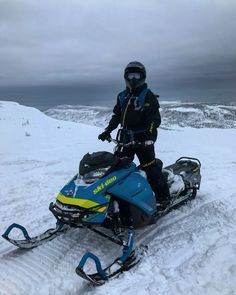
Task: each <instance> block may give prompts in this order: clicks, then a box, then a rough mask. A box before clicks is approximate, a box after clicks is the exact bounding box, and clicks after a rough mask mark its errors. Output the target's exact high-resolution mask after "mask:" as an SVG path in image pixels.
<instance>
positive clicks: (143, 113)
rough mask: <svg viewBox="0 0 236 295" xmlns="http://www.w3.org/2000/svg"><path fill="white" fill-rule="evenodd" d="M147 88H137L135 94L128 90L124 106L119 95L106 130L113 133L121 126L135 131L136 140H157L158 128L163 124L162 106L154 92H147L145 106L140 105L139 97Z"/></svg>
mask: <svg viewBox="0 0 236 295" xmlns="http://www.w3.org/2000/svg"><path fill="white" fill-rule="evenodd" d="M145 88H147V84H146V83H145V84H143V85H142V86H140V87H139V88H137V89H136V90H135V92H134V93H131V92H130V91H129V89H128V88H127V89H126V93H127V95H126V97H125V100H124V102H123V105H122V106H121V102H120V99H119V95H118V96H117V103H116V105H115V106H114V109H113V115H112V118H111V120H110V122H109V124H108V127H107V128H106V130H108V131H109V132H111V131H112V130H114V129H116V128H117V127H118V125H119V124H121V127H122V128H126V129H128V130H132V131H135V134H136V135H135V140H139V141H145V140H153V141H155V140H156V138H157V128H158V127H159V126H160V124H161V116H160V112H159V107H160V105H159V102H158V100H157V96H156V95H155V94H154V93H153V92H152V91H148V92H147V94H146V97H145V102H144V106H143V107H140V106H139V105H138V103H137V100H138V96H139V94H140V93H141V92H142V91H143V89H145ZM139 130H140V132H139Z"/></svg>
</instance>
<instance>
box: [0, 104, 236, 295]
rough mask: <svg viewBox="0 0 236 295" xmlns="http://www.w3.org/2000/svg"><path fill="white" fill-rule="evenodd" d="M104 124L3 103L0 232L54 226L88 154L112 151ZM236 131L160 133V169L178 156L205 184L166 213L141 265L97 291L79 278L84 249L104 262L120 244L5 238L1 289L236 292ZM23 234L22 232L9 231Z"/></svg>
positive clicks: (6, 294)
mask: <svg viewBox="0 0 236 295" xmlns="http://www.w3.org/2000/svg"><path fill="white" fill-rule="evenodd" d="M101 130H102V128H99V127H94V126H88V125H85V124H81V123H74V122H69V121H62V120H56V119H53V118H50V117H47V116H46V115H45V114H43V113H42V112H40V111H39V110H36V109H34V108H30V107H25V106H21V105H19V104H17V103H14V102H4V101H0V134H1V141H0V168H1V169H0V185H1V186H0V187H1V190H0V200H1V206H0V232H1V233H3V232H4V231H5V229H6V228H7V227H8V225H10V224H11V223H13V222H17V223H20V224H22V225H24V226H25V227H26V228H27V229H28V231H29V234H30V235H34V234H37V233H40V232H42V231H43V230H46V229H47V228H49V227H53V226H54V223H55V219H54V217H53V216H52V214H51V213H50V211H49V210H48V205H49V203H50V202H52V201H54V200H55V197H56V195H57V193H58V191H59V190H60V189H61V187H62V186H63V185H64V184H65V183H66V182H67V181H68V180H69V179H70V178H71V177H72V176H73V175H74V174H76V173H77V169H78V166H79V161H80V159H81V158H82V156H83V155H84V154H85V153H87V152H94V151H99V150H107V151H112V149H113V146H112V144H109V143H104V142H101V141H98V140H97V136H98V134H99V133H100V132H101ZM235 150H236V129H233V128H231V129H217V128H202V129H196V128H191V127H185V128H181V127H179V126H178V125H175V126H172V129H171V130H163V129H160V130H159V137H158V141H157V143H156V153H157V155H158V157H160V158H161V159H162V160H163V162H164V165H165V166H167V165H169V164H171V163H173V162H174V161H175V160H176V159H177V158H179V157H181V156H193V157H196V158H199V159H200V160H201V162H202V184H201V188H200V191H199V192H198V196H197V198H196V199H195V200H193V201H192V202H191V203H189V204H187V205H185V206H184V207H181V208H179V209H178V210H175V211H173V212H171V213H170V214H168V215H167V216H165V217H164V218H162V219H161V220H160V221H159V222H158V223H157V224H156V227H157V235H156V237H155V238H153V240H152V241H151V242H150V244H149V249H148V251H147V254H146V256H145V257H144V259H143V260H142V262H141V263H140V264H139V265H137V266H136V267H135V268H133V269H132V270H131V271H130V272H127V273H124V274H122V275H121V276H120V277H119V278H117V279H114V280H111V281H110V282H108V283H107V284H105V285H103V286H101V287H94V286H92V285H90V284H88V283H87V282H85V281H83V280H82V279H80V278H79V277H78V276H77V275H76V274H75V271H74V269H75V267H76V266H77V264H78V262H79V260H80V258H81V257H82V255H83V254H84V253H85V252H86V251H88V250H89V251H91V252H94V253H95V254H97V255H98V256H99V257H100V258H101V260H102V264H103V266H105V264H106V263H107V262H109V259H110V258H109V257H108V253H111V255H117V253H119V247H118V246H114V245H113V244H112V243H111V242H109V241H104V239H103V238H102V237H97V236H96V234H95V233H91V232H87V231H86V230H78V229H74V230H72V231H69V232H67V233H66V234H65V235H63V236H60V237H57V238H56V239H54V240H53V241H50V242H48V243H47V244H45V245H42V246H40V247H38V248H35V249H32V250H29V251H22V250H20V249H16V248H15V247H14V246H13V245H10V244H8V243H7V242H6V241H5V240H4V239H1V240H0V281H1V284H0V294H1V295H23V294H24V295H25V294H40V295H47V294H48V295H54V294H58V295H59V294H60V295H62V294H63V295H65V294H70V295H73V294H96V295H97V294H122V293H125V294H129V295H132V294H135V295H137V294H148V295H149V294H160V295H164V294H165V295H166V294H170V295H172V294H175V295H178V294H194V295H199V294H204V295H218V294H219V295H222V294H223V295H235V294H236V280H235V277H236V181H235V179H236V154H235ZM12 234H13V235H14V234H15V235H16V236H17V234H18V233H17V232H13V233H12Z"/></svg>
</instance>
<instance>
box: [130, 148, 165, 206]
mask: <svg viewBox="0 0 236 295" xmlns="http://www.w3.org/2000/svg"><path fill="white" fill-rule="evenodd" d="M136 154H137V156H138V158H139V161H140V164H141V166H142V168H143V170H144V171H145V172H146V174H147V178H148V181H149V183H150V185H151V188H152V190H153V192H154V193H155V197H156V200H157V202H158V203H161V204H163V205H166V204H168V203H169V199H170V193H169V187H168V184H167V182H166V180H165V178H164V176H163V174H162V162H161V161H160V160H156V158H155V151H154V145H150V146H147V147H144V148H140V149H138V150H137V151H136Z"/></svg>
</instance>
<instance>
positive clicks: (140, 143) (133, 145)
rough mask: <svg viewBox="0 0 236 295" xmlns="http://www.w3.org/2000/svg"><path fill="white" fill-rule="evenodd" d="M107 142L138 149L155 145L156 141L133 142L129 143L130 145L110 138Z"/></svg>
mask: <svg viewBox="0 0 236 295" xmlns="http://www.w3.org/2000/svg"><path fill="white" fill-rule="evenodd" d="M107 141H108V142H113V143H115V144H116V145H118V146H121V147H136V148H137V147H146V146H149V145H152V144H154V141H152V140H146V141H143V142H140V141H131V142H128V143H122V142H119V141H118V140H116V139H114V138H108V139H107Z"/></svg>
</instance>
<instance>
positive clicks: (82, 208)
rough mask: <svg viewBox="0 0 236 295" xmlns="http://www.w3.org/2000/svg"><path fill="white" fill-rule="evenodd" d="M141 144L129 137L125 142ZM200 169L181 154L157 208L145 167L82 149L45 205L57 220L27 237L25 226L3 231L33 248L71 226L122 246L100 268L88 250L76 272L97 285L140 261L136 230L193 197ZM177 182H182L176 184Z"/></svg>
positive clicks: (168, 170)
mask: <svg viewBox="0 0 236 295" xmlns="http://www.w3.org/2000/svg"><path fill="white" fill-rule="evenodd" d="M112 141H114V142H115V143H116V144H117V147H119V148H120V147H121V146H124V144H121V143H119V142H117V140H112ZM142 144H144V143H137V142H130V143H127V144H125V145H126V146H127V145H142ZM200 168H201V163H200V161H199V160H198V159H196V158H189V157H181V158H180V159H178V160H177V161H176V162H175V163H174V164H172V165H170V166H167V167H165V169H164V170H163V173H164V175H165V177H166V178H167V181H168V184H169V187H170V193H171V203H170V205H169V206H168V207H167V208H165V209H164V210H162V211H160V210H158V207H157V206H156V198H155V196H154V193H153V191H152V189H151V187H150V185H149V182H148V180H147V178H146V175H145V172H144V171H142V170H141V168H140V166H136V164H135V163H134V162H132V160H131V159H129V158H119V157H118V156H116V155H115V154H113V153H109V152H105V151H102V152H95V153H92V154H86V155H85V156H84V157H83V158H82V160H81V162H80V167H79V173H78V174H76V175H75V176H74V177H73V178H72V179H71V180H70V181H69V182H68V183H67V184H66V185H65V186H64V187H63V188H62V189H61V191H60V192H59V194H58V196H57V199H56V201H55V203H51V204H50V205H49V210H50V211H51V212H52V213H53V215H54V216H55V218H56V219H57V223H56V227H55V228H53V229H48V230H47V231H45V232H44V233H42V234H40V235H38V236H36V237H30V236H29V234H28V232H27V230H26V229H25V227H23V226H22V225H19V224H16V223H14V224H12V225H10V226H9V227H8V228H7V230H6V231H5V233H4V234H3V235H2V236H3V238H5V239H6V240H7V241H9V242H10V243H12V244H14V245H15V246H17V247H19V248H24V249H31V248H33V247H37V246H39V245H41V244H43V243H45V242H46V241H49V240H52V239H54V238H55V237H56V236H58V235H61V234H63V233H64V232H65V231H67V230H68V229H69V228H70V227H77V228H86V229H89V230H92V231H94V232H95V233H97V234H99V235H101V236H103V237H104V238H107V239H109V240H110V241H112V242H114V243H116V244H118V245H120V246H122V247H123V248H122V250H123V252H122V255H121V256H120V257H118V258H117V259H115V260H114V261H113V262H112V263H111V264H110V265H109V266H108V267H106V268H104V269H103V268H102V266H101V262H100V260H99V258H98V257H97V256H96V255H94V254H93V253H91V252H88V253H86V254H85V255H84V256H83V257H82V259H81V261H80V263H79V265H78V266H77V268H76V273H77V274H78V275H79V276H80V277H82V278H84V279H86V280H88V281H90V282H92V283H94V284H96V285H101V284H103V283H105V282H106V281H107V280H108V279H109V278H111V277H114V276H117V275H118V274H119V273H121V272H123V271H126V270H129V269H130V268H131V267H133V266H134V265H136V264H137V263H138V262H139V261H140V259H141V256H142V242H143V240H145V242H146V241H147V239H146V238H145V237H146V236H145V234H142V238H140V239H139V240H135V246H134V237H135V231H136V229H140V228H144V232H145V229H148V228H153V227H150V225H152V224H155V223H156V221H157V220H158V219H159V218H160V217H162V216H164V215H165V214H167V213H168V212H170V211H171V210H173V209H174V208H176V207H178V206H180V205H182V204H184V203H186V202H187V201H189V200H191V199H193V198H195V196H196V193H197V190H198V189H199V188H200V182H201V174H200ZM176 179H177V180H176ZM176 183H180V184H181V185H180V186H178V185H177V188H176ZM173 187H174V190H173V189H172V188H173ZM13 228H18V229H19V230H21V231H22V233H23V235H24V237H25V239H23V240H17V239H13V238H10V237H9V234H10V232H11V230H12V229H13ZM146 232H147V233H150V232H149V231H148V230H147V231H146ZM87 259H92V260H94V262H95V265H96V269H97V272H96V273H94V274H87V273H86V272H85V271H84V265H85V264H86V262H87Z"/></svg>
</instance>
